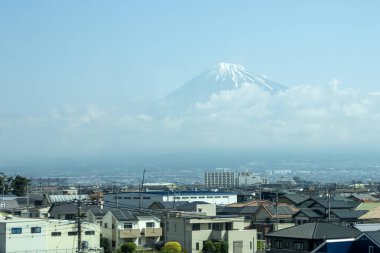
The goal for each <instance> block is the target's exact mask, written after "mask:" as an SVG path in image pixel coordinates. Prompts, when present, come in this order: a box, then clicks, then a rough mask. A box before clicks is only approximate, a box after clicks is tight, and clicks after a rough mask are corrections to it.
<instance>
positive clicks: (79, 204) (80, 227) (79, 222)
mask: <svg viewBox="0 0 380 253" xmlns="http://www.w3.org/2000/svg"><path fill="white" fill-rule="evenodd" d="M77 206H78V207H77V208H78V222H77V225H78V250H77V252H78V253H79V252H82V221H81V218H82V207H81V201H80V199H79V200H78V202H77Z"/></svg>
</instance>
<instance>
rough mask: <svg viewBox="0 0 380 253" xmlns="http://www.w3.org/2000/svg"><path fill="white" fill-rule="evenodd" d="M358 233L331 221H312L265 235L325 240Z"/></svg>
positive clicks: (353, 236)
mask: <svg viewBox="0 0 380 253" xmlns="http://www.w3.org/2000/svg"><path fill="white" fill-rule="evenodd" d="M359 234H360V231H359V230H357V229H355V228H349V227H343V226H339V225H335V224H331V223H316V222H313V223H305V224H302V225H298V226H294V227H290V228H285V229H282V230H278V231H276V232H273V233H269V234H268V235H267V236H268V237H283V238H297V239H309V240H312V239H313V240H326V239H342V238H355V237H357V236H358V235H359Z"/></svg>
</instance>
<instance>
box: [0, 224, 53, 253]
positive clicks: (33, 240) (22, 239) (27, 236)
mask: <svg viewBox="0 0 380 253" xmlns="http://www.w3.org/2000/svg"><path fill="white" fill-rule="evenodd" d="M3 225H4V226H5V231H4V232H5V233H1V235H0V236H1V237H2V239H1V240H0V241H2V242H3V243H4V242H5V243H4V245H5V248H3V250H2V251H0V253H6V252H16V251H28V250H34V251H43V250H45V249H46V247H45V242H46V237H45V235H46V222H45V220H34V219H33V220H32V219H31V220H29V219H14V220H7V221H5V223H3ZM32 227H40V228H41V233H32V231H31V228H32ZM3 228H4V227H3ZM12 228H21V229H22V232H21V234H12V233H11V231H12ZM4 237H5V238H4Z"/></svg>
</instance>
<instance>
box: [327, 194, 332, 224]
mask: <svg viewBox="0 0 380 253" xmlns="http://www.w3.org/2000/svg"><path fill="white" fill-rule="evenodd" d="M327 197H328V199H327V201H328V221H329V222H330V212H331V192H330V191H329V190H328V189H327Z"/></svg>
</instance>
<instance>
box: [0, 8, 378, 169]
mask: <svg viewBox="0 0 380 253" xmlns="http://www.w3.org/2000/svg"><path fill="white" fill-rule="evenodd" d="M379 7H380V6H379V2H378V1H365V2H364V1H363V2H362V1H281V2H279V1H265V2H264V1H233V2H232V1H219V2H218V3H215V2H213V1H208V2H205V1H191V2H188V3H185V2H173V1H113V2H112V3H109V2H102V1H80V2H78V1H59V0H51V1H38V2H36V1H0V26H1V27H0V38H1V39H0V48H1V49H0V50H1V57H0V73H1V74H0V85H1V92H0V154H1V156H0V164H1V165H2V166H3V167H4V166H5V167H7V166H9V165H11V166H16V167H17V165H20V166H21V165H24V166H25V165H28V166H31V165H33V166H35V167H39V166H43V165H46V164H49V166H50V165H53V166H58V165H59V166H62V164H75V163H76V161H81V163H88V164H92V165H94V164H107V163H109V161H110V160H113V161H123V162H125V163H127V164H135V163H136V162H137V163H138V162H140V161H145V162H148V163H150V164H162V166H165V165H169V167H171V168H176V167H181V166H182V167H191V166H193V165H194V166H193V167H198V168H199V167H202V166H206V167H207V166H208V165H207V164H209V163H211V164H212V165H213V166H214V165H215V166H218V165H219V166H223V165H226V166H229V165H231V164H233V163H232V162H231V160H232V161H236V164H239V163H244V162H250V161H252V160H255V159H258V160H260V159H265V160H276V159H296V158H297V157H298V158H300V159H303V158H301V157H309V158H310V159H317V158H318V157H325V156H328V157H329V159H330V158H334V157H340V156H344V157H349V158H350V159H359V160H360V159H362V160H363V161H367V162H368V161H369V160H370V161H374V160H375V161H377V159H378V152H379V145H380V144H379V143H380V142H379V140H380V131H379V127H378V126H379V125H380V87H379V83H380V76H379V75H378V66H379V64H378V59H379V56H380V51H379V47H378V45H379V44H380V36H379V33H378V30H379V24H380V17H379V15H378V9H379ZM210 76H211V77H212V78H211V79H210V78H209V77H210ZM218 78H219V79H218ZM236 78H237V79H236ZM262 80H264V81H262ZM227 84H228V85H227ZM276 85H278V86H276ZM186 87H187V88H186ZM210 87H213V88H210ZM278 87H280V88H278ZM189 91H191V92H189ZM181 92H182V93H181ZM179 94H182V95H179ZM184 101H186V103H184ZM321 159H322V158H321ZM168 160H170V162H169V161H168ZM83 161H85V162H83ZM374 163H376V162H374ZM145 165H146V164H145ZM145 165H144V166H145ZM136 167H138V166H136ZM141 169H142V167H141Z"/></svg>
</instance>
